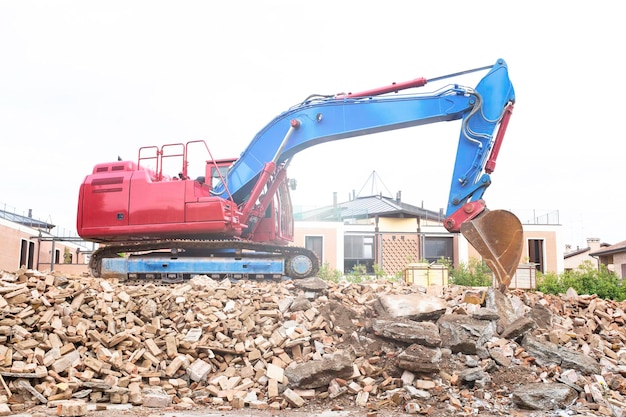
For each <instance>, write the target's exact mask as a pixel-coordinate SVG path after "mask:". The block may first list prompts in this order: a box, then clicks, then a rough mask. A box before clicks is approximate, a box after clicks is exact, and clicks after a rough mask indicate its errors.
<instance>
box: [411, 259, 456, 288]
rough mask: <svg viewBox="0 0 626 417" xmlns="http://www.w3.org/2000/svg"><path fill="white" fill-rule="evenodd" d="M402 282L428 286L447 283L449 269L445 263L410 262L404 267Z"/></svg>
mask: <svg viewBox="0 0 626 417" xmlns="http://www.w3.org/2000/svg"><path fill="white" fill-rule="evenodd" d="M403 272H404V282H406V283H407V284H415V285H421V286H423V287H430V286H431V285H441V286H446V285H448V276H449V271H448V268H447V267H446V266H445V265H440V264H428V263H422V262H420V263H412V264H408V265H407V266H406V268H404V271H403Z"/></svg>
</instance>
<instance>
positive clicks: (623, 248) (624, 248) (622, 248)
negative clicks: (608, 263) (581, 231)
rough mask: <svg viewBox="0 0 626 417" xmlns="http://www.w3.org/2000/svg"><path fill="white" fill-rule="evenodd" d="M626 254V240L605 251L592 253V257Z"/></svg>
mask: <svg viewBox="0 0 626 417" xmlns="http://www.w3.org/2000/svg"><path fill="white" fill-rule="evenodd" d="M621 252H626V240H624V241H622V242H619V243H616V244H614V245H611V246H608V247H606V248H604V249H601V250H597V251H595V252H592V253H590V254H589V255H591V256H601V255H611V254H614V253H621Z"/></svg>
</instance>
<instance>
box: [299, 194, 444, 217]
mask: <svg viewBox="0 0 626 417" xmlns="http://www.w3.org/2000/svg"><path fill="white" fill-rule="evenodd" d="M376 216H382V217H400V218H422V219H429V220H434V221H439V222H441V221H443V215H442V214H441V213H439V212H436V211H432V210H426V209H424V208H421V207H417V206H413V205H410V204H406V203H403V202H401V201H398V200H395V199H393V198H390V197H383V196H380V195H379V196H369V197H358V198H355V199H354V200H350V201H346V202H343V203H339V204H337V205H332V206H326V207H322V208H319V209H315V210H309V211H306V212H302V213H300V216H298V217H299V220H309V221H312V220H335V221H336V220H344V219H359V218H361V219H365V218H371V217H376Z"/></svg>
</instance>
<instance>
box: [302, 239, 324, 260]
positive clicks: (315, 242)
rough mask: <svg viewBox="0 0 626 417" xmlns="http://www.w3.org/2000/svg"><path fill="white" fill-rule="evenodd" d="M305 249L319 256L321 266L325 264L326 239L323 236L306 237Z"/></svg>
mask: <svg viewBox="0 0 626 417" xmlns="http://www.w3.org/2000/svg"><path fill="white" fill-rule="evenodd" d="M304 247H305V248H307V249H309V250H312V251H313V252H315V254H316V255H317V259H319V261H320V264H323V263H324V258H323V256H322V255H323V253H324V237H323V236H305V238H304Z"/></svg>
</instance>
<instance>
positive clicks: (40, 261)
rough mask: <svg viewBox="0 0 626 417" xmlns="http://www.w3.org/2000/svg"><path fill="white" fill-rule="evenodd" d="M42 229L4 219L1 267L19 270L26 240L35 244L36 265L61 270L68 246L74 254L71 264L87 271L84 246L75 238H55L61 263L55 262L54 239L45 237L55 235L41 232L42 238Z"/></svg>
mask: <svg viewBox="0 0 626 417" xmlns="http://www.w3.org/2000/svg"><path fill="white" fill-rule="evenodd" d="M39 235H40V231H39V230H37V229H33V228H31V227H27V226H23V225H20V224H18V223H14V222H10V221H8V220H4V219H0V270H3V271H7V272H15V271H17V270H18V269H20V267H21V266H22V265H20V255H21V251H22V242H23V241H25V242H27V243H28V245H29V246H32V247H33V269H37V270H39V271H42V272H45V271H50V270H55V271H56V270H59V271H60V270H61V269H62V267H61V265H62V264H64V256H63V255H64V253H65V250H66V248H67V250H68V251H69V253H71V254H72V264H73V265H75V266H72V267H71V268H72V269H74V270H76V273H78V274H80V273H83V272H87V270H88V268H87V265H86V263H87V260H88V258H87V254H86V253H85V252H84V249H83V251H82V252H81V249H80V246H78V245H76V244H73V243H71V242H61V241H55V242H54V253H56V252H58V254H59V256H58V263H55V262H53V243H52V242H51V241H45V240H43V239H45V238H51V237H52V236H51V235H50V234H48V233H46V232H41V237H42V238H41V239H40V238H39V237H38V236H39Z"/></svg>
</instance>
